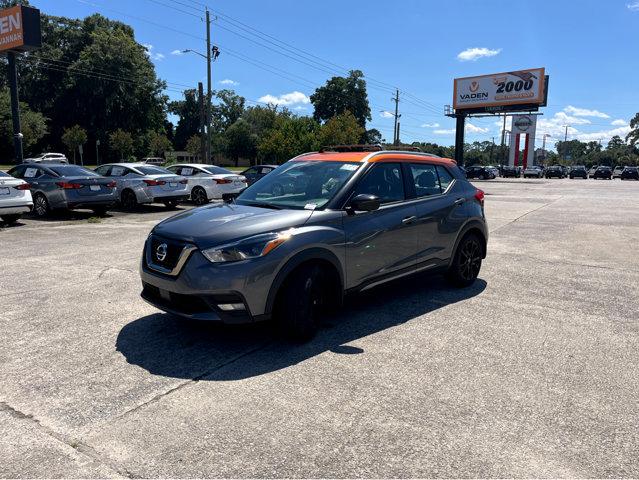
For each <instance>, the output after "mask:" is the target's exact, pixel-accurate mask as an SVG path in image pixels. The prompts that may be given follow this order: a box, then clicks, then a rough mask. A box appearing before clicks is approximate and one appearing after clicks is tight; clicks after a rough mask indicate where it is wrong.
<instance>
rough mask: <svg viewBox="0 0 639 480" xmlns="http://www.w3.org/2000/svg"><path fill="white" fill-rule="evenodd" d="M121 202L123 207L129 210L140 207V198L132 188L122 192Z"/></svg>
mask: <svg viewBox="0 0 639 480" xmlns="http://www.w3.org/2000/svg"><path fill="white" fill-rule="evenodd" d="M120 203H121V204H122V208H123V209H124V210H127V211H131V210H135V209H136V208H138V199H137V197H136V196H135V193H134V192H133V191H132V190H128V189H127V190H124V191H123V192H122V195H121V196H120Z"/></svg>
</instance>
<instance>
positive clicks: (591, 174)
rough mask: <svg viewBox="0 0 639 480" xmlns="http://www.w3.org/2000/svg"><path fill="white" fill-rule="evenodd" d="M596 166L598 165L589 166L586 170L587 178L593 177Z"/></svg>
mask: <svg viewBox="0 0 639 480" xmlns="http://www.w3.org/2000/svg"><path fill="white" fill-rule="evenodd" d="M597 167H598V165H593V166H592V167H590V169H589V170H588V178H593V176H594V175H595V172H596V171H597Z"/></svg>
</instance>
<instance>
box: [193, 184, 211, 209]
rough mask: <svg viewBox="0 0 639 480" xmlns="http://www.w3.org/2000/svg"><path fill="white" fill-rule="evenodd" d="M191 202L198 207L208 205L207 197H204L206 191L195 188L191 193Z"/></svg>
mask: <svg viewBox="0 0 639 480" xmlns="http://www.w3.org/2000/svg"><path fill="white" fill-rule="evenodd" d="M191 200H193V203H195V204H196V205H197V206H198V207H199V206H201V205H205V204H207V203H209V197H208V196H207V195H206V190H204V189H203V188H202V187H195V188H194V189H193V191H191Z"/></svg>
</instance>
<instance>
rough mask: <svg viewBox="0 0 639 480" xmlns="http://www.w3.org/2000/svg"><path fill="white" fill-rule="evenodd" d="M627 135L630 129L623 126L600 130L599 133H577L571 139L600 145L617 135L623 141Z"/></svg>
mask: <svg viewBox="0 0 639 480" xmlns="http://www.w3.org/2000/svg"><path fill="white" fill-rule="evenodd" d="M628 133H630V127H629V126H625V127H619V128H613V129H612V130H601V131H599V132H588V133H577V134H576V135H575V136H574V137H573V138H576V139H577V140H581V141H582V142H594V141H601V142H602V143H604V144H607V143H608V141H609V140H610V139H611V138H612V137H614V136H615V135H619V136H620V137H621V138H623V139H625V138H626V135H628Z"/></svg>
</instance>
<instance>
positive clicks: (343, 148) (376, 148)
mask: <svg viewBox="0 0 639 480" xmlns="http://www.w3.org/2000/svg"><path fill="white" fill-rule="evenodd" d="M382 150H384V149H383V148H382V146H381V145H379V144H377V145H326V146H322V147H321V148H320V149H319V153H324V152H381V151H382Z"/></svg>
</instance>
